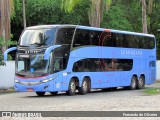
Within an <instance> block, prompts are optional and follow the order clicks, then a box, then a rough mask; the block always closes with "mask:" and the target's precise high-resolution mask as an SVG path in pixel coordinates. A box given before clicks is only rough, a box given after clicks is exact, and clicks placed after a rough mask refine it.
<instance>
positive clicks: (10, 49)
mask: <svg viewBox="0 0 160 120" xmlns="http://www.w3.org/2000/svg"><path fill="white" fill-rule="evenodd" d="M14 50H17V47H11V48H9V49H7V50H6V51H5V52H4V61H7V58H8V53H9V52H11V51H14Z"/></svg>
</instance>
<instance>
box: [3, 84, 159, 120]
mask: <svg viewBox="0 0 160 120" xmlns="http://www.w3.org/2000/svg"><path fill="white" fill-rule="evenodd" d="M151 88H157V89H159V88H160V83H159V82H158V83H155V84H152V85H149V86H146V87H145V89H141V90H124V89H119V90H113V91H106V92H103V91H101V90H93V91H92V92H91V93H89V94H86V95H80V94H78V93H77V94H76V95H74V96H67V95H66V94H65V93H59V94H58V95H56V96H53V95H50V93H47V94H46V96H44V97H38V96H37V95H36V94H35V93H34V92H16V93H7V94H1V95H0V111H160V94H154V95H150V94H147V93H146V92H145V90H147V89H151ZM77 119H78V118H77Z"/></svg>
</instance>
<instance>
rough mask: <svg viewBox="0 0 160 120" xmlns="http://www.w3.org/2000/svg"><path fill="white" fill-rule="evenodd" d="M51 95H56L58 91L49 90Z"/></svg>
mask: <svg viewBox="0 0 160 120" xmlns="http://www.w3.org/2000/svg"><path fill="white" fill-rule="evenodd" d="M50 93H51V95H57V93H58V92H50Z"/></svg>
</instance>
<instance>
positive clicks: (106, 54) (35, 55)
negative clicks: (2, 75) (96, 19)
mask: <svg viewBox="0 0 160 120" xmlns="http://www.w3.org/2000/svg"><path fill="white" fill-rule="evenodd" d="M13 50H16V51H17V52H16V73H15V90H16V91H29V92H31V91H34V92H36V93H37V95H38V96H43V95H45V92H50V93H51V94H53V95H55V94H57V93H58V92H60V91H66V93H67V94H68V95H74V94H75V92H76V90H78V91H79V92H80V93H81V94H86V93H88V92H90V91H91V89H106V88H117V87H128V88H130V89H132V90H133V89H142V88H144V86H145V84H152V83H154V82H155V80H156V40H155V37H154V35H150V34H142V33H136V32H127V31H120V30H112V29H104V28H95V27H87V26H79V25H41V26H33V27H28V28H26V29H25V30H24V31H23V33H22V35H21V37H20V40H19V44H18V46H17V47H13V48H9V49H8V50H7V51H6V52H5V54H4V60H7V54H8V53H9V52H10V51H13Z"/></svg>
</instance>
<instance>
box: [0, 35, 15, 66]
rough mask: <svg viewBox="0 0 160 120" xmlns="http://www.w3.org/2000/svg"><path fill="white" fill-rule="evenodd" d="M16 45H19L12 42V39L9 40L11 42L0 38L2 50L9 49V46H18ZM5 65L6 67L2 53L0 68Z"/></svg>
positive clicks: (0, 54)
mask: <svg viewBox="0 0 160 120" xmlns="http://www.w3.org/2000/svg"><path fill="white" fill-rule="evenodd" d="M16 44H17V42H15V41H11V39H9V40H4V38H3V37H0V48H1V47H2V46H5V47H8V46H10V45H16ZM10 59H11V58H10ZM4 65H5V63H4V62H3V53H2V52H1V51H0V66H4Z"/></svg>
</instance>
